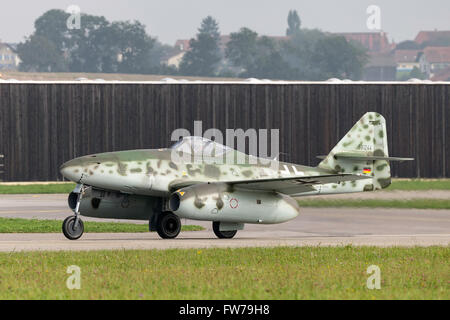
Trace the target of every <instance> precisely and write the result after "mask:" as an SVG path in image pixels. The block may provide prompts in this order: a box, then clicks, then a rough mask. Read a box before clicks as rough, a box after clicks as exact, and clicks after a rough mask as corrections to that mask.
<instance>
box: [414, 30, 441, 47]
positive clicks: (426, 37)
mask: <svg viewBox="0 0 450 320" xmlns="http://www.w3.org/2000/svg"><path fill="white" fill-rule="evenodd" d="M443 37H450V30H445V31H438V30H434V31H420V32H419V33H418V34H417V36H416V39H415V40H414V41H415V42H417V43H418V44H422V43H424V42H428V41H433V40H437V39H440V38H443Z"/></svg>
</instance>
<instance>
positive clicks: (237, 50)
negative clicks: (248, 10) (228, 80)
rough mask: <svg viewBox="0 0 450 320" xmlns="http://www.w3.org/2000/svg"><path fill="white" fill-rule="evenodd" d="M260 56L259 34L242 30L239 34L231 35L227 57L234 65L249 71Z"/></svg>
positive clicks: (226, 52) (246, 29)
mask: <svg viewBox="0 0 450 320" xmlns="http://www.w3.org/2000/svg"><path fill="white" fill-rule="evenodd" d="M257 54H258V33H256V32H254V31H252V30H250V29H248V28H242V29H241V30H240V31H239V32H235V33H232V34H231V35H230V42H228V44H227V48H226V50H225V56H226V57H227V59H229V60H230V61H231V62H232V63H233V65H235V66H237V67H241V68H242V69H245V70H249V69H251V68H253V65H254V64H255V59H256V55H257Z"/></svg>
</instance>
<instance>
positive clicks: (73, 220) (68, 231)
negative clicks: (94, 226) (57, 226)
mask: <svg viewBox="0 0 450 320" xmlns="http://www.w3.org/2000/svg"><path fill="white" fill-rule="evenodd" d="M62 231H63V234H64V235H65V236H66V238H67V239H69V240H78V239H80V238H81V236H82V235H83V233H84V223H83V221H82V220H81V219H80V218H78V217H76V216H71V217H68V218H66V220H64V222H63V225H62Z"/></svg>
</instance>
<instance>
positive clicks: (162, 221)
mask: <svg viewBox="0 0 450 320" xmlns="http://www.w3.org/2000/svg"><path fill="white" fill-rule="evenodd" d="M156 231H157V232H158V234H159V236H160V237H161V238H163V239H175V238H176V237H177V236H178V235H179V234H180V231H181V221H180V218H179V217H178V216H177V215H176V214H173V213H172V212H163V213H161V215H160V216H159V217H158V222H157V226H156Z"/></svg>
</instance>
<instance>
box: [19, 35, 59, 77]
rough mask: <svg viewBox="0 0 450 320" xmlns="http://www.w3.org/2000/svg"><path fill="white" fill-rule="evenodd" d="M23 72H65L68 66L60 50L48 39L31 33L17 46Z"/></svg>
mask: <svg viewBox="0 0 450 320" xmlns="http://www.w3.org/2000/svg"><path fill="white" fill-rule="evenodd" d="M17 52H18V54H19V56H20V59H21V60H22V62H21V64H20V70H21V71H24V72H65V71H68V66H67V64H66V61H65V60H64V57H63V55H62V54H61V51H60V50H59V49H58V47H57V46H56V45H55V44H54V43H53V42H52V41H50V40H49V39H47V38H46V37H43V36H38V35H33V36H31V37H29V38H28V39H26V41H25V42H23V43H20V44H19V45H18V46H17Z"/></svg>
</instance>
